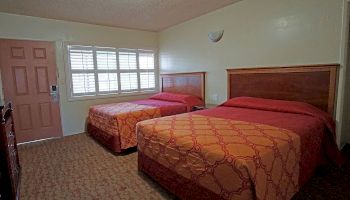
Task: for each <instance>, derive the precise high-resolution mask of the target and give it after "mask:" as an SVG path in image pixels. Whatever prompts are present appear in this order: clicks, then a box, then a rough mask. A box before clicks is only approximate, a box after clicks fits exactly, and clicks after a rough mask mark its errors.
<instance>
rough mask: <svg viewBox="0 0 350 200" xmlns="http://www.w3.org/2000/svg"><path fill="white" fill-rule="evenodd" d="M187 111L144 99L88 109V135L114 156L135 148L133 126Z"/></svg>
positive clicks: (179, 105) (185, 108) (182, 105)
mask: <svg viewBox="0 0 350 200" xmlns="http://www.w3.org/2000/svg"><path fill="white" fill-rule="evenodd" d="M187 111H189V106H188V105H186V104H183V103H179V102H171V101H162V100H154V99H146V100H139V101H132V102H124V103H113V104H104V105H96V106H92V107H90V110H89V116H88V132H89V133H90V134H91V135H92V136H93V137H94V138H95V139H97V140H98V141H100V142H101V143H102V144H104V145H105V146H106V147H108V148H109V149H111V150H112V151H114V152H121V151H123V150H125V149H127V148H130V147H134V146H136V145H137V140H136V134H135V128H136V123H138V122H140V121H143V120H146V119H152V118H156V117H161V116H168V115H175V114H180V113H185V112H187Z"/></svg>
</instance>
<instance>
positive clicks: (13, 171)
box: [0, 103, 20, 200]
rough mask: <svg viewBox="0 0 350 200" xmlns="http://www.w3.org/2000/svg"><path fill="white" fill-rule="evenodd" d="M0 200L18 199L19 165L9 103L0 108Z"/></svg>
mask: <svg viewBox="0 0 350 200" xmlns="http://www.w3.org/2000/svg"><path fill="white" fill-rule="evenodd" d="M0 114H1V116H0V117H1V119H0V120H1V127H0V195H1V196H0V200H13V199H19V181H20V164H19V159H18V151H17V142H16V135H15V129H14V124H13V116H12V107H11V103H9V104H8V105H6V106H0Z"/></svg>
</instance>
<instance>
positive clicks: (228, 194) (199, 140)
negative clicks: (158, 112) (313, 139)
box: [137, 113, 300, 199]
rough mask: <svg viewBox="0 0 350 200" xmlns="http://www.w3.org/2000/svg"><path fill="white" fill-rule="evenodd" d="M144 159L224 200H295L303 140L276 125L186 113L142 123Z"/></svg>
mask: <svg viewBox="0 0 350 200" xmlns="http://www.w3.org/2000/svg"><path fill="white" fill-rule="evenodd" d="M137 138H138V149H139V151H141V152H142V153H143V154H144V155H146V156H148V157H149V158H151V159H152V160H154V161H156V162H158V163H159V164H161V165H163V166H165V167H167V168H169V169H170V170H172V171H174V172H175V173H176V174H179V175H181V176H183V177H185V178H187V179H190V180H192V181H194V182H196V183H198V184H199V185H201V186H202V187H204V188H207V189H208V190H210V191H212V192H214V193H216V194H218V195H220V196H221V197H222V198H224V199H254V198H256V199H290V198H291V197H292V196H293V195H294V194H295V193H296V192H297V191H298V189H299V185H298V181H299V161H300V137H299V136H298V135H297V134H295V133H293V132H291V131H289V130H285V129H281V128H276V127H273V126H268V125H263V124H257V123H249V122H243V121H235V120H230V119H224V118H216V117H209V116H203V115H196V114H192V113H186V114H180V115H175V116H169V117H164V118H158V119H152V120H146V121H143V122H140V123H138V124H137Z"/></svg>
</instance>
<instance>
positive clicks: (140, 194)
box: [19, 134, 350, 200]
mask: <svg viewBox="0 0 350 200" xmlns="http://www.w3.org/2000/svg"><path fill="white" fill-rule="evenodd" d="M19 155H20V162H21V165H22V180H21V199H22V200H26V199H33V200H41V199H50V200H51V199H52V200H53V199H67V200H69V199H118V200H119V199H174V197H173V196H172V195H171V194H169V193H168V192H166V191H165V190H164V189H162V188H161V187H160V186H159V185H158V184H157V183H155V182H153V181H152V180H151V179H150V178H148V177H147V176H144V175H143V174H140V173H138V171H137V153H136V152H131V153H128V154H125V155H119V156H117V155H114V154H112V153H110V152H109V151H107V150H106V149H104V148H103V147H101V146H100V145H99V144H97V143H96V142H95V141H94V140H92V139H91V138H90V137H89V136H87V135H86V134H78V135H74V136H69V137H65V138H62V139H53V140H47V141H42V142H37V143H32V144H25V145H21V146H20V147H19ZM348 155H350V150H349V154H348ZM349 188H350V162H347V163H346V164H345V166H344V167H343V168H342V169H337V168H334V167H326V168H322V169H320V170H318V171H317V173H316V175H315V176H314V177H313V178H312V180H310V181H309V183H308V184H307V185H306V186H305V187H304V188H302V189H301V191H300V192H299V193H298V194H297V195H295V197H294V199H297V200H299V199H350V192H349V191H350V190H349Z"/></svg>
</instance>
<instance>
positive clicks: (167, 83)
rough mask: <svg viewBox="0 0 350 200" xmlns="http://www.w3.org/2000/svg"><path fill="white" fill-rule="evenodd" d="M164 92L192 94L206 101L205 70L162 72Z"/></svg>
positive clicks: (161, 81) (161, 78) (161, 82)
mask: <svg viewBox="0 0 350 200" xmlns="http://www.w3.org/2000/svg"><path fill="white" fill-rule="evenodd" d="M160 84H161V91H162V92H173V93H180V94H190V95H194V96H197V97H199V98H200V99H201V100H202V101H204V102H205V72H189V73H174V74H161V75H160Z"/></svg>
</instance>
